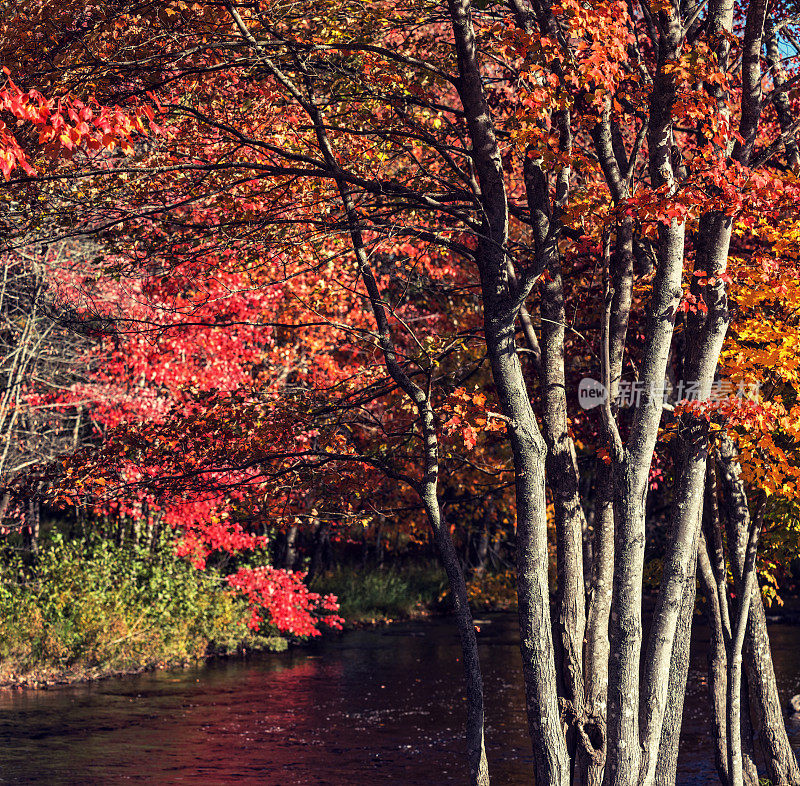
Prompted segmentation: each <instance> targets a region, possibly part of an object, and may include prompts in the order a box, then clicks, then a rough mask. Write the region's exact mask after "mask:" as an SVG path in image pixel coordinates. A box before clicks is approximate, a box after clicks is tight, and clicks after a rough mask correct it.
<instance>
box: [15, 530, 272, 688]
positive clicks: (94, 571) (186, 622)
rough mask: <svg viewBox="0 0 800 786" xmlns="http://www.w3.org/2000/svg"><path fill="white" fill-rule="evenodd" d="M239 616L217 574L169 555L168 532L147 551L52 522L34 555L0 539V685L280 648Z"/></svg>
mask: <svg viewBox="0 0 800 786" xmlns="http://www.w3.org/2000/svg"><path fill="white" fill-rule="evenodd" d="M246 620H247V613H246V611H245V604H244V601H243V600H241V599H236V598H234V597H232V596H231V595H230V594H229V593H228V592H226V591H225V585H224V584H223V577H222V575H221V574H220V573H218V572H215V571H213V570H208V571H204V572H200V571H197V570H195V569H194V568H192V567H191V565H189V564H188V563H187V562H186V561H185V560H183V559H179V558H177V557H176V556H175V554H174V549H173V544H172V542H171V540H170V538H169V537H165V538H163V539H162V541H161V542H160V543H159V544H158V546H157V548H156V549H155V550H153V551H151V550H150V549H149V548H147V549H138V548H135V547H133V546H130V545H126V546H124V547H119V546H115V545H114V544H113V543H110V542H109V541H107V540H103V539H101V538H99V537H98V538H92V539H89V540H66V539H65V538H63V537H62V536H61V535H60V534H59V533H57V532H55V533H52V534H51V535H49V536H48V537H47V538H44V539H43V540H42V542H41V544H40V549H39V554H38V556H37V559H36V561H35V563H33V564H29V560H25V559H23V556H22V555H20V554H19V553H17V552H15V551H14V550H12V549H10V548H8V547H6V548H5V549H4V553H2V554H0V685H8V684H42V683H48V682H53V681H73V680H80V679H90V678H95V677H100V676H104V675H108V674H114V673H120V672H134V671H140V670H143V669H147V668H153V667H157V666H159V667H160V666H172V665H179V664H185V663H188V662H193V661H195V660H197V659H199V658H202V657H205V656H207V655H209V654H216V653H219V654H227V653H232V652H235V651H237V650H240V649H242V648H247V649H256V648H257V649H265V648H266V649H285V647H286V642H285V640H283V639H280V638H279V637H270V636H254V635H253V634H252V633H251V631H249V630H248V628H247V626H246Z"/></svg>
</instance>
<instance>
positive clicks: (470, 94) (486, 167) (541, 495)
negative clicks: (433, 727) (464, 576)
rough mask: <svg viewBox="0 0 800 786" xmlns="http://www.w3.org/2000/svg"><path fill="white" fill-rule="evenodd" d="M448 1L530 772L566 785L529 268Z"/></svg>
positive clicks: (478, 80) (462, 24)
mask: <svg viewBox="0 0 800 786" xmlns="http://www.w3.org/2000/svg"><path fill="white" fill-rule="evenodd" d="M447 5H448V11H449V14H450V18H451V22H452V28H453V34H454V38H455V49H456V57H457V61H458V71H459V79H458V82H457V83H456V87H457V89H458V93H459V97H460V98H461V104H462V106H463V108H464V113H465V116H466V122H467V129H468V132H469V137H470V142H471V147H472V159H473V162H474V165H475V171H476V174H477V179H478V182H479V184H480V200H481V206H482V212H483V216H484V225H483V227H482V230H481V232H480V233H479V248H478V259H479V262H478V268H479V272H480V278H481V291H482V293H483V306H484V330H485V335H486V346H487V352H488V355H489V360H490V362H491V367H492V377H493V379H494V383H495V387H496V390H497V396H498V399H499V400H500V407H501V410H502V412H503V415H504V416H505V418H506V424H507V428H508V434H509V440H510V442H511V449H512V452H513V457H514V474H515V490H516V500H517V594H518V599H519V621H520V647H521V651H522V669H523V675H524V678H525V698H526V706H527V711H528V726H529V730H530V733H531V740H532V743H533V754H534V771H535V774H536V781H537V783H540V784H543V785H544V784H547V786H568V784H569V782H570V761H569V756H568V753H567V746H566V739H565V736H564V732H563V730H562V726H561V717H560V712H559V707H558V693H557V688H556V666H555V660H554V657H553V640H552V632H551V625H550V593H549V586H548V549H547V514H546V500H545V477H544V462H545V459H546V456H547V449H546V445H545V442H544V439H543V438H542V435H541V433H540V431H539V427H538V425H537V423H536V418H535V416H534V413H533V409H532V407H531V403H530V397H529V395H528V391H527V388H526V385H525V381H524V378H523V375H522V367H521V365H520V362H519V357H518V356H517V347H516V342H515V337H514V334H515V330H514V323H515V321H516V317H517V314H518V312H519V308H520V306H521V305H522V304H523V303H524V298H525V295H526V294H527V293H528V292H529V291H530V287H531V286H532V285H533V282H534V281H535V275H534V274H535V273H536V272H537V271H531V273H529V275H527V276H526V280H525V281H524V282H523V283H522V284H521V285H520V286H519V289H518V291H516V292H512V290H511V286H510V281H509V276H508V266H507V262H506V254H507V251H506V240H507V231H508V203H507V199H506V192H505V183H504V179H503V165H502V160H501V156H500V150H499V148H498V144H497V139H496V137H495V134H494V129H493V127H492V122H491V114H490V111H489V108H488V106H487V104H486V99H485V96H484V93H483V80H482V77H481V73H480V68H479V66H478V63H477V59H476V58H477V50H476V44H475V33H474V30H473V27H472V19H471V9H470V4H469V0H448V4H447ZM541 272H542V271H541V270H539V271H538V273H541Z"/></svg>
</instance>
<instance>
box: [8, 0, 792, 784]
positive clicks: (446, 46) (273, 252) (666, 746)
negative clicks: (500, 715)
mask: <svg viewBox="0 0 800 786" xmlns="http://www.w3.org/2000/svg"><path fill="white" fill-rule="evenodd" d="M6 10H8V13H6V14H4V16H3V22H2V33H0V57H2V61H3V67H4V74H5V82H4V85H3V87H2V90H1V91H0V108H1V109H2V113H3V115H2V122H1V123H0V168H2V170H3V174H4V177H5V183H4V184H3V185H2V190H1V191H0V193H1V194H2V218H1V220H2V236H3V244H4V246H3V248H4V251H3V257H2V262H3V279H2V287H1V288H0V319H2V331H1V333H2V342H3V352H2V379H3V387H2V391H1V392H2V399H1V400H0V426H1V427H2V428H1V429H0V435H1V436H2V455H1V456H0V474H2V478H3V484H4V496H3V498H2V503H1V506H2V515H3V536H4V538H5V540H4V546H3V560H2V575H3V582H2V593H3V594H2V597H0V605H2V608H3V614H2V617H1V618H0V626H2V629H3V637H2V640H3V644H2V647H3V651H2V658H3V660H2V664H0V670H2V671H1V672H0V673H2V675H3V679H4V680H8V681H15V680H19V679H24V678H28V679H31V680H37V679H44V678H47V676H48V675H50V676H52V675H53V674H61V673H64V672H67V673H69V672H70V670H71V671H72V673H73V674H86V673H90V674H91V673H97V672H102V671H103V670H108V669H118V668H119V669H126V668H137V667H139V666H143V665H149V664H153V663H159V662H174V661H180V660H181V659H185V658H192V657H197V656H199V655H201V654H203V653H206V652H213V651H231V650H233V649H236V648H241V647H251V646H281V644H280V641H281V640H282V639H281V636H294V637H299V638H303V637H309V636H314V635H318V633H319V629H320V627H321V626H322V627H325V626H327V627H333V628H336V627H339V626H340V625H341V622H342V621H341V618H340V609H339V605H338V602H337V600H336V598H335V597H334V596H333V595H332V594H331V590H335V591H336V592H335V594H336V595H338V596H339V601H340V602H341V603H342V606H343V608H344V609H345V610H346V609H347V604H348V603H350V604H351V606H350V608H351V609H352V613H351V616H356V617H357V616H359V614H360V615H361V616H366V617H371V616H375V614H382V615H384V616H395V615H397V614H401V613H408V612H409V611H410V610H411V609H413V608H414V607H415V606H418V605H419V602H420V601H422V600H428V601H429V602H430V601H437V602H438V601H441V600H443V598H444V597H445V594H447V596H448V597H449V603H450V604H451V606H452V609H453V611H454V618H455V620H456V622H457V625H458V627H459V632H460V636H461V642H462V648H463V652H464V664H465V679H466V690H467V695H468V708H469V709H468V717H467V734H466V738H467V754H466V765H467V770H468V771H469V773H470V779H471V782H475V783H487V782H488V779H489V770H490V767H489V764H490V763H487V761H486V757H485V751H484V745H483V709H482V684H481V678H480V664H479V661H478V658H477V648H476V644H475V634H474V626H473V624H472V619H471V616H470V615H471V612H470V604H472V605H473V607H474V605H475V604H483V605H485V606H489V607H492V606H497V605H499V604H502V605H504V606H506V607H508V606H510V605H514V606H516V607H517V608H518V611H519V615H520V626H521V638H522V658H523V667H524V672H525V680H526V702H527V710H528V717H529V722H530V730H531V736H532V741H533V747H534V752H535V760H536V772H537V779H541V781H542V782H543V783H567V782H581V783H584V782H585V783H600V782H603V778H606V779H608V781H609V782H613V783H631V782H635V781H638V782H644V783H656V782H658V783H668V782H672V781H674V776H675V762H676V757H677V747H678V741H679V739H678V735H679V730H680V723H679V719H680V713H681V709H682V705H681V701H680V698H679V697H680V695H681V685H682V684H685V679H686V666H687V662H688V640H689V637H688V636H687V635H685V634H686V633H687V632H688V631H689V630H690V629H691V625H692V622H693V615H694V609H695V606H696V605H697V606H698V608H701V607H702V609H703V611H704V613H705V614H706V617H707V619H708V621H709V624H710V625H711V629H712V633H713V637H712V655H713V657H712V658H711V659H710V663H709V690H710V699H711V705H712V707H713V710H714V712H713V715H714V724H713V726H712V728H711V729H710V734H711V735H712V738H713V740H714V750H715V756H716V761H717V768H718V771H719V774H720V778H721V780H722V782H724V783H728V782H730V783H740V782H748V781H749V782H753V779H756V780H757V777H758V776H757V773H756V765H757V764H761V766H762V767H763V768H764V769H765V770H766V772H767V774H768V776H769V777H770V779H771V780H772V782H773V783H776V784H777V783H797V782H799V781H800V775H799V774H798V769H797V762H796V759H795V757H794V754H793V753H792V751H791V749H790V748H789V747H788V742H787V741H786V735H785V730H784V729H783V719H782V717H781V708H780V705H779V702H778V699H777V692H776V689H775V685H774V682H775V681H774V674H772V666H771V661H770V658H769V647H768V639H767V633H766V623H765V614H764V604H765V603H766V604H771V603H780V602H781V600H782V598H781V596H782V595H783V594H786V593H787V592H788V593H792V592H794V590H795V582H796V581H797V558H798V554H797V549H798V541H797V532H798V510H797V479H798V472H800V465H798V455H797V449H798V445H797V439H798V436H800V425H799V424H800V421H798V416H799V415H800V409H798V406H799V405H798V401H797V391H798V376H797V375H798V352H797V347H798V340H799V339H800V336H798V313H799V312H798V300H799V299H800V289H798V276H797V263H798V254H799V253H800V246H799V245H798V244H799V243H800V224H798V216H797V210H796V205H797V197H798V181H797V171H798V167H800V153H799V152H798V148H797V145H796V142H795V135H796V133H797V131H798V129H800V120H798V115H797V98H796V95H795V86H796V58H797V56H798V45H797V39H796V37H795V35H796V32H795V31H796V30H797V25H798V17H797V14H796V10H797V9H795V8H794V6H793V5H792V3H785V2H773V3H768V2H766V0H763V1H762V0H753V2H708V3H705V2H699V3H694V2H678V1H677V0H674V1H672V2H670V1H669V0H667V1H665V2H658V3H650V2H646V1H645V0H642V2H633V0H631V2H626V0H615V2H594V3H588V4H587V3H579V2H572V1H571V0H570V1H569V2H562V3H559V4H548V3H539V2H533V3H530V4H527V3H524V2H517V0H512V1H511V2H510V3H509V4H508V5H505V4H501V3H493V2H488V3H486V2H481V3H478V4H476V5H475V7H472V6H471V5H470V3H469V2H467V0H451V1H450V2H449V3H447V4H433V3H426V2H416V1H409V2H387V3H378V4H371V5H370V6H369V7H368V8H365V7H364V6H362V5H361V4H359V3H356V2H350V0H330V2H324V3H316V4H314V6H313V7H306V6H303V5H302V4H292V3H281V2H275V3H273V2H259V3H253V4H241V5H237V4H234V3H232V2H223V3H205V2H195V3H186V2H180V1H177V2H158V3H156V2H140V3H126V2H119V3H112V4H108V5H105V6H97V5H94V4H92V3H69V4H57V3H47V4H45V3H42V2H33V1H29V0H26V2H24V3H15V4H13V10H12V9H10V8H9V9H6ZM587 379H588V380H594V382H593V383H592V382H589V383H587V382H586V380H587ZM588 389H594V390H600V391H603V393H604V397H603V396H601V397H600V399H598V400H599V404H598V405H597V406H594V407H589V408H587V407H586V406H582V405H581V404H582V403H583V404H585V403H586V399H584V400H583V401H581V400H580V399H579V391H586V390H588ZM434 559H438V560H440V562H441V564H442V566H443V568H444V577H446V579H444V580H443V578H442V574H441V573H437V571H436V569H435V568H434V567H433V560H434ZM326 573H327V575H326ZM697 582H699V586H700V588H701V590H702V593H701V595H702V603H700V604H696V598H695V590H696V583H697ZM647 591H651V592H652V597H653V599H654V600H653V604H654V613H653V621H652V622H651V623H650V627H649V633H648V635H647V636H645V633H646V630H645V625H644V624H643V620H642V601H643V597H644V595H645V594H646V592H647ZM369 592H372V593H374V595H375V596H376V598H375V602H374V603H373V604H372V608H370V607H369V604H366V603H365V597H366V596H367V594H368V593H369ZM551 596H552V601H553V611H552V625H551ZM359 601H360V602H361V604H362V606H364V608H361V609H360V610H359V609H357V608H356V607H357V605H358V602H359ZM345 616H347V614H345ZM155 633H158V635H154V634H155ZM645 645H646V646H645ZM640 665H641V666H642V667H643V668H641V669H640ZM742 668H744V671H745V672H746V679H745V680H744V681H743V680H742ZM743 684H744V688H742V687H741V686H742V685H743ZM742 690H744V694H742ZM676 697H677V698H676ZM672 721H675V722H672ZM754 740H755V742H754Z"/></svg>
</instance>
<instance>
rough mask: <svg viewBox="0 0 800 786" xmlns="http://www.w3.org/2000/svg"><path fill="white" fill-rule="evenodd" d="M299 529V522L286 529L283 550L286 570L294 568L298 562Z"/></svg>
mask: <svg viewBox="0 0 800 786" xmlns="http://www.w3.org/2000/svg"><path fill="white" fill-rule="evenodd" d="M297 529H298V527H297V524H292V526H291V527H289V529H288V530H286V538H285V541H284V550H283V567H284V568H285V569H286V570H294V565H295V563H296V562H297Z"/></svg>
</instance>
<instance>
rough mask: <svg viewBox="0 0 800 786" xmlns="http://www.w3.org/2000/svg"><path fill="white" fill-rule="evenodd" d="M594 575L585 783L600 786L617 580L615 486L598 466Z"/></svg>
mask: <svg viewBox="0 0 800 786" xmlns="http://www.w3.org/2000/svg"><path fill="white" fill-rule="evenodd" d="M594 527H595V529H594V554H595V559H594V571H593V575H592V590H591V597H590V601H589V612H588V615H587V620H586V644H585V654H584V662H585V664H586V666H585V669H586V716H587V719H588V722H587V725H586V731H587V734H588V736H589V740H590V741H591V743H592V747H593V748H594V750H595V751H596V752H597V755H596V756H594V757H593V758H592V760H591V761H590V762H588V766H587V769H586V772H585V773H584V774H583V775H582V778H583V782H584V783H586V784H588V786H601V784H602V783H603V772H604V767H603V764H604V762H605V743H606V702H607V699H608V655H609V640H608V619H609V615H610V613H611V595H612V582H613V577H614V486H613V478H612V475H611V467H609V466H608V465H607V464H605V463H604V462H602V461H598V464H597V480H596V484H595V514H594Z"/></svg>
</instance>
